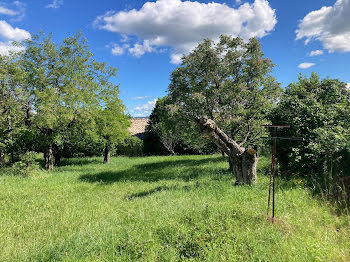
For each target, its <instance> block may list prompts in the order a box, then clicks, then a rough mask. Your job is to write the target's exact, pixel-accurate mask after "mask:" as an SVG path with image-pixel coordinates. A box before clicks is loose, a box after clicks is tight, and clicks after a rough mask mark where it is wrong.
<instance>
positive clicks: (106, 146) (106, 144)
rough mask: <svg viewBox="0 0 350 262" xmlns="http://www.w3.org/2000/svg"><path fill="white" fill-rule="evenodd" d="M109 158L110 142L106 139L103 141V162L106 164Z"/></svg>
mask: <svg viewBox="0 0 350 262" xmlns="http://www.w3.org/2000/svg"><path fill="white" fill-rule="evenodd" d="M110 159H111V143H110V142H109V141H107V142H106V143H105V152H104V160H103V163H104V164H108V163H109V161H110Z"/></svg>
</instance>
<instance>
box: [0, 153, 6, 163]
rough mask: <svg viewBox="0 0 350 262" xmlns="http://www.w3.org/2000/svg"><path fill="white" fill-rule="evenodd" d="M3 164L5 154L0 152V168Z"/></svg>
mask: <svg viewBox="0 0 350 262" xmlns="http://www.w3.org/2000/svg"><path fill="white" fill-rule="evenodd" d="M3 164H5V153H4V152H3V151H0V166H1V165H3Z"/></svg>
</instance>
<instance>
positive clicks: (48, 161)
mask: <svg viewBox="0 0 350 262" xmlns="http://www.w3.org/2000/svg"><path fill="white" fill-rule="evenodd" d="M44 158H45V169H46V170H53V152H52V144H48V145H47V146H46V149H45V152H44Z"/></svg>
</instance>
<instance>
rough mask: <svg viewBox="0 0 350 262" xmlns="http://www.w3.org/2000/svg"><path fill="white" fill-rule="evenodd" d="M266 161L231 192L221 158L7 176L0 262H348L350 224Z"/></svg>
mask: <svg viewBox="0 0 350 262" xmlns="http://www.w3.org/2000/svg"><path fill="white" fill-rule="evenodd" d="M268 165H269V160H268V159H264V158H263V159H261V160H260V164H259V169H258V170H259V182H258V184H257V185H255V186H234V179H233V177H232V174H231V173H230V172H229V171H228V170H227V163H226V161H225V160H224V159H223V158H222V157H221V156H175V157H143V158H127V157H118V158H112V161H111V164H109V165H103V164H102V159H101V158H83V159H70V160H65V161H63V163H62V166H61V167H59V168H56V170H55V171H53V172H41V173H39V174H37V175H36V176H33V177H28V178H23V177H15V176H1V177H0V246H1V251H0V261H134V260H139V261H179V260H191V261H350V228H349V225H350V223H349V222H350V219H349V218H348V217H346V216H336V215H335V214H334V212H333V209H332V207H331V206H329V205H328V204H326V203H324V202H322V201H319V200H317V199H316V198H314V197H313V196H312V194H311V192H309V191H308V190H307V189H305V188H304V187H303V186H302V185H301V184H298V183H297V182H292V181H288V182H287V181H284V180H280V179H278V180H277V185H278V188H277V195H276V198H277V199H276V202H277V205H276V214H277V217H278V220H277V221H276V222H275V223H274V224H272V223H271V222H269V221H268V220H267V217H266V206H267V186H268V176H266V173H268Z"/></svg>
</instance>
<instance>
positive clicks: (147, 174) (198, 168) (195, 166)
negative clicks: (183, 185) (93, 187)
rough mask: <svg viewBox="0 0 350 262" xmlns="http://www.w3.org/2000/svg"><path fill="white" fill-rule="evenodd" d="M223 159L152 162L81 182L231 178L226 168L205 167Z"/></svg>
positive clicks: (84, 178)
mask: <svg viewBox="0 0 350 262" xmlns="http://www.w3.org/2000/svg"><path fill="white" fill-rule="evenodd" d="M221 161H223V159H222V158H221V157H217V158H208V159H201V160H187V159H186V160H173V161H163V162H152V163H146V164H139V165H135V166H133V167H131V168H129V169H127V170H122V171H104V172H100V173H94V174H85V175H82V176H80V178H79V179H80V180H82V181H85V182H90V183H95V182H98V183H102V184H112V183H115V182H120V181H143V182H156V181H160V180H182V181H190V180H192V179H196V178H199V177H204V176H213V177H214V179H215V176H218V175H219V176H230V177H232V173H231V172H230V171H228V170H227V169H226V168H222V169H220V168H219V169H218V168H216V169H215V173H213V172H212V171H213V169H211V168H208V167H207V166H206V167H203V165H208V164H210V163H212V164H213V165H216V163H217V162H221Z"/></svg>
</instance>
